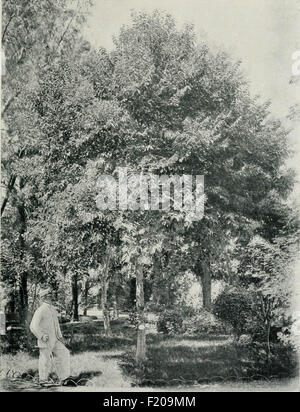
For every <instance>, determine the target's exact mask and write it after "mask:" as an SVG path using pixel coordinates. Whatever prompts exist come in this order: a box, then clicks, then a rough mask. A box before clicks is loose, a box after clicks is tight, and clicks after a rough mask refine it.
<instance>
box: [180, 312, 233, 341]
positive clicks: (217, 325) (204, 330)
mask: <svg viewBox="0 0 300 412" xmlns="http://www.w3.org/2000/svg"><path fill="white" fill-rule="evenodd" d="M184 329H185V334H187V335H198V334H206V335H207V334H227V333H230V332H231V328H230V326H229V325H226V324H225V323H224V322H221V321H220V320H218V319H217V318H216V316H215V315H214V314H212V313H210V312H208V311H206V310H205V309H201V310H199V311H197V312H196V313H194V314H193V315H192V316H191V317H188V318H187V319H185V320H184Z"/></svg>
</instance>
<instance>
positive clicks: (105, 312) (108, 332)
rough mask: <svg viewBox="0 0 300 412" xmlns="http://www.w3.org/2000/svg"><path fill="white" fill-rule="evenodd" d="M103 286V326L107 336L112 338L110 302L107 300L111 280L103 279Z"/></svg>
mask: <svg viewBox="0 0 300 412" xmlns="http://www.w3.org/2000/svg"><path fill="white" fill-rule="evenodd" d="M101 283H102V285H101V309H102V315H103V325H104V332H105V336H111V326H110V313H109V302H108V299H107V292H108V285H109V280H108V279H103V280H102V282H101Z"/></svg>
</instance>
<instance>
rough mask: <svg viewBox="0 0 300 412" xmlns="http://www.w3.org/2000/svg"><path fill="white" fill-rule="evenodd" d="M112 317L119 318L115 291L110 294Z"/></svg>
mask: <svg viewBox="0 0 300 412" xmlns="http://www.w3.org/2000/svg"><path fill="white" fill-rule="evenodd" d="M112 306H113V319H119V311H118V301H117V295H116V291H114V293H113V295H112Z"/></svg>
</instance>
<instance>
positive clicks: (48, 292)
mask: <svg viewBox="0 0 300 412" xmlns="http://www.w3.org/2000/svg"><path fill="white" fill-rule="evenodd" d="M51 294H52V291H51V289H50V288H47V289H41V290H40V293H39V297H40V298H41V299H42V298H44V297H45V296H48V295H51Z"/></svg>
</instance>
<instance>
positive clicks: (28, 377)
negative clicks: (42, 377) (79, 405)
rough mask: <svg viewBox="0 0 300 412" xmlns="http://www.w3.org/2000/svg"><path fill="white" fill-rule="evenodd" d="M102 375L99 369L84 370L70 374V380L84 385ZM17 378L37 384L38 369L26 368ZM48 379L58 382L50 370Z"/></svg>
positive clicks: (78, 384)
mask: <svg viewBox="0 0 300 412" xmlns="http://www.w3.org/2000/svg"><path fill="white" fill-rule="evenodd" d="M100 375H102V372H101V371H99V370H98V371H84V372H81V373H79V374H78V375H77V376H72V382H73V383H74V386H85V385H86V384H87V383H88V381H89V380H91V379H92V378H94V377H95V376H100ZM19 379H21V380H23V382H26V381H27V382H35V383H36V385H37V386H38V383H37V382H38V370H37V369H28V370H27V371H26V372H24V373H22V375H21V376H20V377H19ZM49 379H50V381H52V382H58V377H57V375H56V373H54V372H52V373H51V374H50V375H49Z"/></svg>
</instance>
